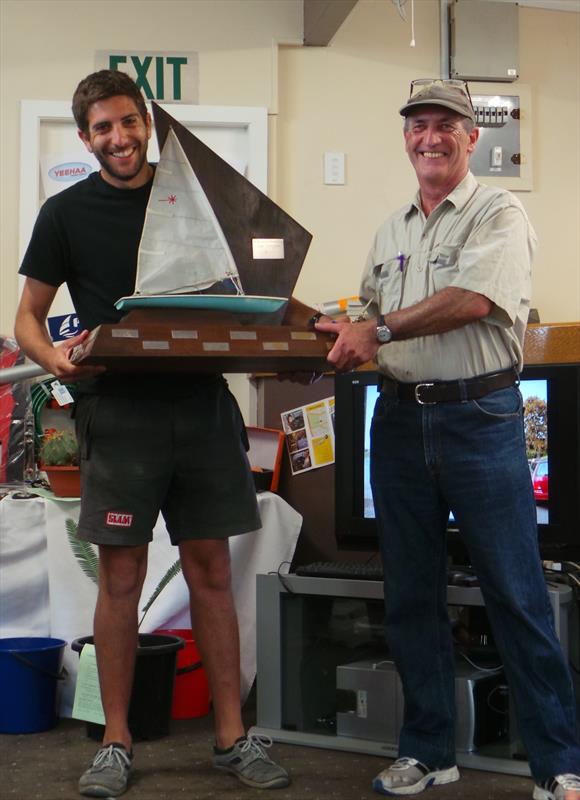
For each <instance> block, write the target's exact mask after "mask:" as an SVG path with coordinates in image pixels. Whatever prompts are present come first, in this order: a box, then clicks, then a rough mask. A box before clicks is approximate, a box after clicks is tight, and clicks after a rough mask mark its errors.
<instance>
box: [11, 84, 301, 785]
mask: <svg viewBox="0 0 580 800" xmlns="http://www.w3.org/2000/svg"><path fill="white" fill-rule="evenodd" d="M73 114H74V117H75V120H76V122H77V125H78V128H79V136H80V138H81V140H82V141H83V143H84V145H85V147H86V148H87V150H88V151H89V152H91V153H93V154H94V155H95V156H96V158H97V159H98V161H99V163H100V165H101V169H100V171H99V172H98V173H93V174H92V175H90V176H89V177H88V178H87V179H86V180H84V181H81V182H80V183H78V184H76V185H74V186H72V187H71V188H69V189H67V190H65V191H63V192H61V193H60V194H58V195H56V196H55V197H52V198H50V199H49V200H47V202H46V203H45V204H44V206H43V207H42V209H41V211H40V213H39V216H38V219H37V222H36V225H35V228H34V232H33V235H32V239H31V242H30V245H29V247H28V250H27V252H26V255H25V257H24V261H23V263H22V266H21V268H20V272H21V274H23V275H25V276H26V283H25V286H24V290H23V293H22V299H21V302H20V305H19V308H18V312H17V317H16V337H17V340H18V342H19V344H20V346H21V347H22V349H23V350H24V352H25V353H26V354H27V355H28V356H29V357H30V358H31V359H33V360H34V361H36V362H37V363H38V364H40V365H41V366H43V367H44V368H45V369H46V371H47V372H49V373H52V374H53V375H56V376H57V377H58V378H62V379H64V380H66V381H78V382H79V383H78V399H77V403H76V428H77V434H78V438H79V443H80V448H81V455H82V461H81V480H82V498H81V514H80V520H79V535H80V536H81V538H84V539H86V540H88V541H91V542H93V543H95V544H97V545H98V546H99V558H100V585H99V595H98V600H97V606H96V611H95V620H94V639H95V646H96V651H97V661H98V667H99V678H100V685H101V696H102V701H103V708H104V711H105V718H106V727H105V735H104V739H103V746H102V748H101V749H100V750H99V752H98V753H97V755H96V756H95V759H94V761H93V763H92V765H91V766H90V767H89V769H88V770H87V771H86V772H85V773H84V774H83V775H82V777H81V779H80V782H79V791H80V792H81V794H84V795H88V796H94V797H105V796H106V797H109V796H117V795H120V794H122V793H123V792H124V791H125V789H126V788H127V784H128V780H129V776H130V773H131V770H132V760H133V756H132V742H131V734H130V731H129V728H128V725H127V714H128V705H129V699H130V694H131V686H132V680H133V670H134V663H135V652H136V644H137V604H138V601H139V597H140V594H141V588H142V585H143V581H144V578H145V574H146V569H147V549H148V542H149V541H150V540H151V538H152V529H153V526H154V524H155V521H156V519H157V515H158V512H159V511H161V512H162V513H163V516H164V518H165V522H166V525H167V529H168V531H169V535H170V537H171V540H172V542H173V543H174V544H175V545H177V546H178V547H179V553H180V557H181V564H182V569H183V575H184V577H185V580H186V582H187V585H188V588H189V592H190V599H191V621H192V627H193V629H194V630H195V636H196V641H197V642H198V644H199V647H200V650H201V653H202V657H203V661H204V666H205V669H206V670H207V673H208V677H209V681H210V684H211V691H212V697H213V707H214V714H215V725H216V747H215V749H214V755H213V763H214V766H215V767H216V768H217V769H220V770H225V771H229V772H231V773H233V774H235V775H236V776H237V777H238V778H239V779H240V780H241V781H242V782H243V783H245V784H247V785H249V786H252V787H255V788H265V789H268V788H278V787H283V786H287V785H288V783H289V778H288V775H287V773H286V771H285V770H284V769H282V768H281V767H279V766H278V765H276V764H275V763H274V762H273V761H272V760H271V759H270V758H268V756H267V755H266V753H265V751H264V749H263V747H262V745H263V742H262V743H260V741H258V740H257V739H255V738H252V737H250V738H247V737H246V736H245V734H244V727H243V723H242V719H241V703H240V666H239V641H238V627H237V618H236V612H235V609H234V605H233V600H232V594H231V587H230V561H229V548H228V537H229V536H233V535H237V534H242V533H245V532H248V531H252V530H256V529H257V528H259V527H260V519H259V514H258V508H257V503H256V495H255V489H254V484H253V480H252V477H251V472H250V469H249V466H248V461H247V457H246V453H245V441H246V440H245V430H244V426H243V422H242V419H241V415H240V412H239V409H238V408H237V405H236V403H235V400H234V398H233V396H232V395H231V393H230V392H229V390H228V388H227V384H226V383H225V381H224V379H223V378H222V376H220V375H185V376H184V375H179V376H177V375H176V376H171V375H164V376H163V377H162V378H161V379H158V376H155V375H137V376H135V375H131V376H123V375H115V376H111V375H107V374H106V372H104V371H103V370H102V369H100V368H96V367H92V368H88V367H82V366H80V367H79V366H75V365H73V364H72V363H71V361H70V359H69V356H70V352H71V349H72V348H73V347H74V346H75V345H76V344H78V343H79V342H81V341H83V340H84V339H85V338H86V336H87V335H88V331H89V330H90V329H92V328H94V327H95V326H97V325H99V324H101V323H105V322H113V323H114V322H118V321H119V319H120V314H119V313H118V312H117V311H116V309H115V307H114V302H115V300H117V299H118V298H119V297H121V296H123V295H127V294H131V293H132V291H133V288H134V285H135V273H136V266H137V251H138V246H139V240H140V237H141V231H142V228H143V222H144V218H145V210H146V206H147V201H148V198H149V193H150V190H151V184H152V180H153V174H154V169H153V167H152V166H151V165H150V164H149V163H148V161H147V147H148V141H149V138H150V136H151V120H150V117H149V114H148V113H147V109H146V106H145V103H144V101H143V98H142V95H141V93H140V91H139V89H138V87H137V86H136V84H135V83H134V82H133V81H132V80H131V78H129V77H128V76H127V75H125V74H124V73H122V72H112V71H109V70H103V71H100V72H97V73H94V74H92V75H89V76H88V77H87V78H85V79H84V80H83V81H81V83H80V84H79V85H78V87H77V89H76V91H75V94H74V97H73ZM65 282H66V284H67V285H68V288H69V291H70V294H71V297H72V299H73V302H74V304H75V309H76V311H77V314H78V316H79V319H80V322H81V326H82V327H83V329H84V330H83V332H82V333H81V334H80V335H79V336H76V337H74V338H72V339H68V340H66V341H65V342H64V343H62V344H59V345H57V346H54V345H53V343H52V342H51V340H50V338H49V336H48V333H47V330H46V327H45V322H46V317H47V314H48V312H49V309H50V307H51V304H52V301H53V299H54V296H55V294H56V291H57V288H58V286H59V285H60V284H61V283H65ZM115 512H123V515H124V520H125V522H124V524H123V526H122V527H120V526H119V524H118V519H119V516H118V513H115ZM127 520H128V523H127Z"/></svg>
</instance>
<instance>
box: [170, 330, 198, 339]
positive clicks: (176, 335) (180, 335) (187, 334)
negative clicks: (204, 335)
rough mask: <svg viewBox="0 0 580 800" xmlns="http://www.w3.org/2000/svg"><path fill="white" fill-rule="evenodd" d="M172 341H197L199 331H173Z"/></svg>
mask: <svg viewBox="0 0 580 800" xmlns="http://www.w3.org/2000/svg"><path fill="white" fill-rule="evenodd" d="M171 338H172V339H197V331H171Z"/></svg>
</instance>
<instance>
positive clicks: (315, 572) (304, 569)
mask: <svg viewBox="0 0 580 800" xmlns="http://www.w3.org/2000/svg"><path fill="white" fill-rule="evenodd" d="M295 574H296V575H300V576H303V577H309V578H346V579H348V580H357V581H358V580H366V581H382V580H383V567H382V564H377V563H376V562H373V563H370V564H369V563H365V562H361V563H359V562H356V561H313V562H312V563H311V564H302V565H301V566H299V567H296V572H295Z"/></svg>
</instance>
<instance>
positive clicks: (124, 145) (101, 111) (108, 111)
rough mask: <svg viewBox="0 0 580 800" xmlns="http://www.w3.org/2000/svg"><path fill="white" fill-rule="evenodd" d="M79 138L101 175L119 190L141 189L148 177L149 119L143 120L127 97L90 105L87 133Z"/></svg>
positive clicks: (80, 133) (110, 98)
mask: <svg viewBox="0 0 580 800" xmlns="http://www.w3.org/2000/svg"><path fill="white" fill-rule="evenodd" d="M79 136H80V138H81V139H82V141H83V142H84V144H85V147H86V148H87V150H88V151H89V153H93V154H94V156H95V158H96V159H97V160H98V162H99V164H100V165H101V167H102V171H101V175H102V177H103V179H104V180H106V181H107V182H108V183H110V184H112V185H113V186H116V187H118V188H120V189H134V188H137V187H139V186H142V185H143V184H144V183H146V182H147V180H148V179H149V177H150V174H151V168H150V166H149V164H148V162H147V145H148V141H149V138H150V137H151V119H150V117H149V115H147V119H146V120H144V119H143V117H142V116H141V114H140V113H139V111H138V109H137V106H136V105H135V103H134V102H133V100H131V99H130V98H129V97H126V96H125V95H118V96H116V97H109V98H108V99H107V100H99V101H98V102H96V103H93V104H92V105H91V107H90V108H89V113H88V131H87V133H83V132H82V131H79Z"/></svg>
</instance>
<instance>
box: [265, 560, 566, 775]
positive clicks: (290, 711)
mask: <svg viewBox="0 0 580 800" xmlns="http://www.w3.org/2000/svg"><path fill="white" fill-rule="evenodd" d="M548 590H549V596H550V602H551V604H552V608H553V610H554V619H555V627H556V633H557V635H558V637H559V639H560V642H561V644H562V648H563V650H564V653H565V655H566V656H567V655H568V646H569V644H568V643H569V617H570V610H571V604H572V599H573V593H572V590H571V589H570V587H568V586H563V585H561V584H548ZM296 598H298V603H296V602H295V600H296ZM447 598H448V603H449V605H450V606H461V607H484V602H483V597H482V594H481V591H480V589H479V588H478V587H462V586H449V587H448V591H447ZM329 599H330V600H336V599H341V601H342V602H341V609H342V612H343V613H342V615H341V616H340V618H339V620H338V622H337V619H336V617H333V619H332V622H331V625H333V626H334V639H333V641H330V639H329V640H328V644H326V643H325V641H323V639H324V637H319V638H318V639H316V632H315V633H314V641H315V645H316V653H317V654H318V655H317V657H316V658H317V660H316V659H312V658H311V663H307V664H306V666H305V667H304V664H302V667H300V666H299V664H300V662H301V661H302V662H303V661H304V659H303V658H302V655H303V648H304V645H305V642H306V641H307V639H308V638H309V637H310V641H312V638H313V631H315V627H313V626H316V624H317V623H316V619H317V615H318V618H320V619H322V626H323V627H324V621H325V619H326V617H325V616H324V615H325V614H326V612H327V610H328V608H327V606H328V603H327V602H326V601H328V600H329ZM382 600H383V585H382V583H381V582H380V581H366V580H364V581H361V580H344V579H334V578H314V577H302V576H296V575H282V576H279V575H276V574H271V575H258V576H257V676H258V677H257V724H256V726H255V727H254V728H253V729H252V732H253V733H259V734H263V735H267V736H270V737H271V738H272V739H273V740H274V741H277V742H285V743H289V744H299V745H305V746H311V747H320V748H327V749H334V750H345V751H349V752H355V753H356V752H358V753H367V754H371V755H377V756H386V757H391V758H395V757H396V756H397V747H396V743H394V742H389V743H387V742H381V741H377V740H372V739H364V738H359V737H356V738H355V737H352V736H344V735H337V733H336V728H334V729H333V727H332V720H331V716H332V715H331V714H330V715H329V717H328V719H322V720H321V719H319V718H316V716H317V711H316V710H314V711H313V712H312V714H313V716H312V714H311V713H310V712H311V709H310V708H309V706H310V705H312V706H316V707H318V706H320V707H323V703H324V701H325V698H326V700H327V702H328V703H330V704H331V701H332V692H333V691H334V692H336V689H335V688H334V687H335V685H336V684H335V676H332V675H331V671H332V669H333V666H334V668H336V666H337V664H335V663H334V662H333V658H334V659H335V660H336V659H337V658H338V659H340V643H341V641H342V642H344V643H346V644H345V647H347V648H348V642H349V639H350V638H352V637H354V639H356V635H357V631H356V627H357V625H358V624H359V623H358V622H357V616H356V610H357V603H356V601H363V603H364V602H367V601H370V603H369V608H373V607H376V608H379V607H381V606H382V603H376V602H375V601H382ZM289 603H291V605H288V604H289ZM300 604H302V605H300ZM321 615H322V616H321ZM337 626H338V627H339V628H340V631H339V633H338V635H337V634H336V629H337ZM372 627H373V625H372V624H370V628H372ZM376 627H377V626H376V625H375V628H376ZM370 628H369V629H370ZM375 634H376V636H377V640H376V641H377V642H378V641H379V638H378V637H379V633H378V632H376V631H375ZM337 640H338V642H339V644H338V646H337V645H336V642H337ZM333 647H335V648H337V649H336V650H335V652H331V651H332V649H333ZM325 650H327V651H328V660H326V657H325V656H324V653H325ZM293 656H295V657H293ZM378 657H379V658H380V654H379V656H378ZM348 660H349V658H346V659H345V661H346V662H348ZM350 660H351V661H352V660H355V659H354V658H350ZM301 668H305V671H306V673H307V676H308V680H309V681H312V685H311V686H310V689H309V693H306V694H305V693H304V691H302V690H297V688H296V687H297V686H299V684H300V680H301V679H300V677H299V676H298V674H297V673H298V672H299V670H300V669H301ZM319 716H322V717H324V715H319ZM317 728H318V729H317ZM457 762H458V764H459V766H462V767H468V768H473V769H479V770H487V771H490V772H501V773H507V774H513V775H529V774H530V772H529V767H528V764H527V761H525V760H522V759H521V758H519V759H518V758H514V757H513V752H512V748H511V746H510V745H506V743H505V742H502V743H490V744H486V745H484V746H483V747H481V748H479V749H478V750H477V751H471V752H460V751H458V753H457Z"/></svg>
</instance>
